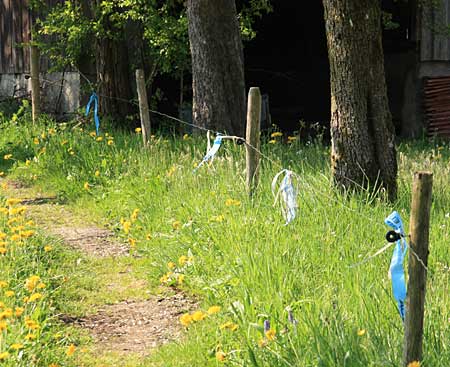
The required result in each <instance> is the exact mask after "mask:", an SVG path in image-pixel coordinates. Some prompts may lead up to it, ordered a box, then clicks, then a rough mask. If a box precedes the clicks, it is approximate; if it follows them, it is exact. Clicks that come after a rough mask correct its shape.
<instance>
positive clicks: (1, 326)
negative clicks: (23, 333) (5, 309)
mask: <svg viewBox="0 0 450 367" xmlns="http://www.w3.org/2000/svg"><path fill="white" fill-rule="evenodd" d="M6 329H8V324H7V323H6V322H5V321H0V331H3V330H6Z"/></svg>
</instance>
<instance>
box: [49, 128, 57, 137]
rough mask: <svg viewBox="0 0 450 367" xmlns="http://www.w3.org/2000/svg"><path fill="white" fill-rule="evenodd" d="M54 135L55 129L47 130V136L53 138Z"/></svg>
mask: <svg viewBox="0 0 450 367" xmlns="http://www.w3.org/2000/svg"><path fill="white" fill-rule="evenodd" d="M55 134H56V130H55V129H53V128H50V129H48V135H51V136H53V135H55Z"/></svg>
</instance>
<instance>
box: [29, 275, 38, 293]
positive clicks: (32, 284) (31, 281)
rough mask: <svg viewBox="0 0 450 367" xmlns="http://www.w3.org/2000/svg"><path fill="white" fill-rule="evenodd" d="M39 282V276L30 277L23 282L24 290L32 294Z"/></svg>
mask: <svg viewBox="0 0 450 367" xmlns="http://www.w3.org/2000/svg"><path fill="white" fill-rule="evenodd" d="M40 280H41V277H40V276H39V275H32V276H31V277H29V278H28V279H27V280H26V281H25V288H26V289H27V290H28V292H33V291H34V289H35V288H36V286H37V284H38V283H39V281H40Z"/></svg>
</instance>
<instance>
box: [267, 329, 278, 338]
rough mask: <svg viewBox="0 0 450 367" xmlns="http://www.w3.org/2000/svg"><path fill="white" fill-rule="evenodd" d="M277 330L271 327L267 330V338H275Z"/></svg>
mask: <svg viewBox="0 0 450 367" xmlns="http://www.w3.org/2000/svg"><path fill="white" fill-rule="evenodd" d="M276 334H277V332H276V331H275V330H274V329H269V330H267V331H266V332H265V335H266V338H267V340H274V339H275V338H276Z"/></svg>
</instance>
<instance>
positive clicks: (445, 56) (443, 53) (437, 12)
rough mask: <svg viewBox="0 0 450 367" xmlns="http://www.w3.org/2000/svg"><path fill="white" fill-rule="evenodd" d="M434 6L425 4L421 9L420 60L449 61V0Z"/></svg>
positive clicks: (443, 0)
mask: <svg viewBox="0 0 450 367" xmlns="http://www.w3.org/2000/svg"><path fill="white" fill-rule="evenodd" d="M438 3H439V4H437V5H436V6H425V5H424V7H423V9H422V17H421V21H420V23H421V29H420V39H421V42H420V60H421V61H449V60H450V37H449V35H448V29H447V27H448V24H450V0H442V1H439V2H438Z"/></svg>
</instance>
